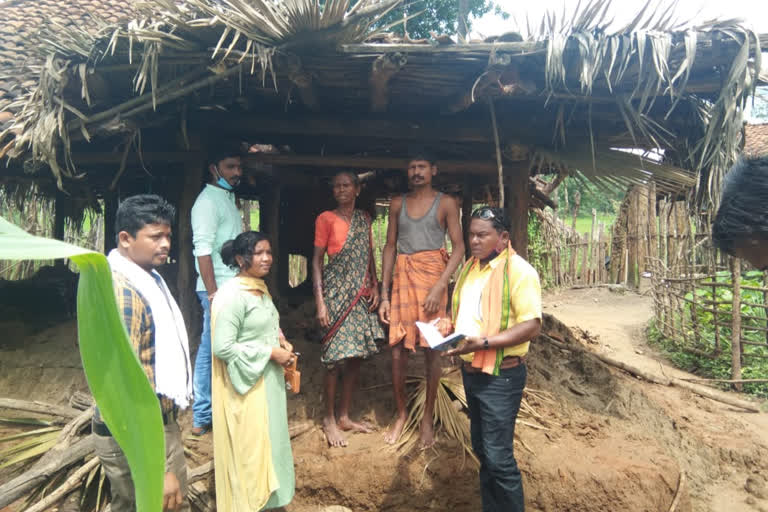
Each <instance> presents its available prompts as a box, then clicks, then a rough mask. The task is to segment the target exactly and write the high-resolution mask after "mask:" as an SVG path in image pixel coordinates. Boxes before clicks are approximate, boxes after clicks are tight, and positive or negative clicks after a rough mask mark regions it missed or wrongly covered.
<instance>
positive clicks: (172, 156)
mask: <svg viewBox="0 0 768 512" xmlns="http://www.w3.org/2000/svg"><path fill="white" fill-rule="evenodd" d="M141 156H142V158H143V160H144V162H146V163H154V162H162V163H171V162H173V163H186V162H192V163H195V162H196V163H200V162H204V161H205V158H206V155H205V153H203V152H200V151H145V152H143V153H142V154H141ZM122 158H123V154H122V153H105V152H93V153H91V152H87V153H79V152H78V153H73V155H72V159H73V160H74V162H75V165H76V166H80V165H91V164H110V163H115V164H119V163H120V161H121V160H122ZM126 163H127V164H139V163H140V161H139V157H138V156H137V155H136V153H135V152H134V153H131V154H130V155H129V156H128V158H127V159H126Z"/></svg>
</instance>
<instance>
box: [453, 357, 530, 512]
mask: <svg viewBox="0 0 768 512" xmlns="http://www.w3.org/2000/svg"><path fill="white" fill-rule="evenodd" d="M462 374H463V377H464V390H465V391H466V394H467V405H468V407H469V418H470V421H471V433H472V449H473V450H474V452H475V455H477V458H478V459H479V460H480V493H481V496H482V499H483V512H523V511H524V510H525V501H524V499H523V480H522V477H521V475H520V470H519V469H518V467H517V461H515V455H514V445H513V442H514V439H515V420H516V419H517V413H518V411H519V410H520V402H521V400H522V398H523V389H524V388H525V379H526V377H527V374H528V372H527V369H526V367H525V364H521V365H519V366H516V367H514V368H508V369H504V370H500V374H499V375H498V376H494V375H488V374H487V373H468V372H466V371H462Z"/></svg>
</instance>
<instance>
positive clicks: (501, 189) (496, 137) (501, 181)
mask: <svg viewBox="0 0 768 512" xmlns="http://www.w3.org/2000/svg"><path fill="white" fill-rule="evenodd" d="M488 108H489V109H490V111H491V124H492V125H493V142H494V144H495V146H496V166H497V167H498V173H499V207H500V208H504V207H505V203H504V167H503V166H502V164H501V144H500V143H499V127H498V125H497V124H496V108H495V107H494V106H493V98H490V99H489V100H488ZM525 183H526V185H525V193H526V195H528V186H529V185H528V175H527V173H526V176H525ZM527 211H528V209H527V208H526V221H527V219H528V215H527ZM526 225H527V222H526ZM512 245H513V247H514V242H512ZM526 249H527V244H526ZM516 250H517V251H518V252H520V251H519V249H517V248H516ZM526 255H527V250H526Z"/></svg>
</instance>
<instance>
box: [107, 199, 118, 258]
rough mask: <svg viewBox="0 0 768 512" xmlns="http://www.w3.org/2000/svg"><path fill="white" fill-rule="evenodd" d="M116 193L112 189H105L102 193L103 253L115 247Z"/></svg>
mask: <svg viewBox="0 0 768 512" xmlns="http://www.w3.org/2000/svg"><path fill="white" fill-rule="evenodd" d="M117 207H118V201H117V193H116V192H113V191H107V192H105V193H104V253H105V254H109V251H111V250H112V249H114V248H115V247H117V240H116V239H115V237H116V236H117V233H115V221H116V220H117Z"/></svg>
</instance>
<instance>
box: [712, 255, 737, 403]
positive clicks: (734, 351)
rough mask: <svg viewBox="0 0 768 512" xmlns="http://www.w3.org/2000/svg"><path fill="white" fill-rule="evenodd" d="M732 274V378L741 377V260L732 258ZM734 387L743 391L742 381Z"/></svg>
mask: <svg viewBox="0 0 768 512" xmlns="http://www.w3.org/2000/svg"><path fill="white" fill-rule="evenodd" d="M731 275H732V282H733V304H732V306H731V314H732V316H733V318H732V319H731V379H733V380H739V379H741V260H740V259H739V258H732V259H731ZM715 307H717V306H715ZM733 388H734V389H736V390H737V391H741V390H742V388H743V386H742V385H741V383H735V384H733Z"/></svg>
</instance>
